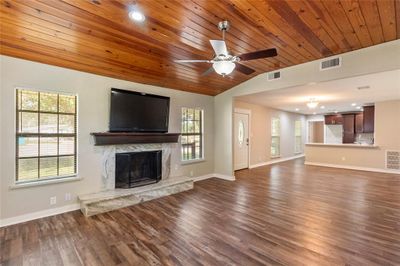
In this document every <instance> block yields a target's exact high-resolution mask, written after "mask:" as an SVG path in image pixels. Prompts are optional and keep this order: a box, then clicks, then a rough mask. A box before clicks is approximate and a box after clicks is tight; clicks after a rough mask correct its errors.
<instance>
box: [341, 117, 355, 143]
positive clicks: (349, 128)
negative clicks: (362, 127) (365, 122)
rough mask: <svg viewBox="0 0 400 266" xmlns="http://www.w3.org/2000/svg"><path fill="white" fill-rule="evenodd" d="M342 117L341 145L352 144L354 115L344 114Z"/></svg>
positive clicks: (353, 138)
mask: <svg viewBox="0 0 400 266" xmlns="http://www.w3.org/2000/svg"><path fill="white" fill-rule="evenodd" d="M342 117H343V143H354V140H355V134H354V121H355V115H354V114H344V115H342Z"/></svg>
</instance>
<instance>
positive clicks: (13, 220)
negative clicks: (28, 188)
mask: <svg viewBox="0 0 400 266" xmlns="http://www.w3.org/2000/svg"><path fill="white" fill-rule="evenodd" d="M79 209H80V205H79V204H78V203H75V204H70V205H66V206H62V207H59V208H52V209H47V210H43V211H38V212H31V213H28V214H24V215H19V216H14V217H10V218H6V219H3V220H0V227H5V226H9V225H13V224H19V223H23V222H28V221H31V220H36V219H40V218H44V217H48V216H53V215H57V214H61V213H65V212H70V211H76V210H79Z"/></svg>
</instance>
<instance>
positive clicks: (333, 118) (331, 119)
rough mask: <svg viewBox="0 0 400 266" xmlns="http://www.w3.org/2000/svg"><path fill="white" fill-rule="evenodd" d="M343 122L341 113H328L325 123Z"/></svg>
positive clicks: (336, 123)
mask: <svg viewBox="0 0 400 266" xmlns="http://www.w3.org/2000/svg"><path fill="white" fill-rule="evenodd" d="M341 124H343V117H342V116H341V115H326V116H325V125H341Z"/></svg>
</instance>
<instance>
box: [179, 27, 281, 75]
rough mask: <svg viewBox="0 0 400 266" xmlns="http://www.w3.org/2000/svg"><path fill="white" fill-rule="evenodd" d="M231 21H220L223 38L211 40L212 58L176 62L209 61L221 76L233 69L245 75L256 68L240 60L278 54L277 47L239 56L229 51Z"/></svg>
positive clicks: (208, 71) (205, 73)
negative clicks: (227, 44)
mask: <svg viewBox="0 0 400 266" xmlns="http://www.w3.org/2000/svg"><path fill="white" fill-rule="evenodd" d="M229 27H230V23H229V22H228V21H227V20H224V21H221V22H219V23H218V29H219V30H220V31H222V40H210V44H211V46H212V48H213V50H214V58H213V59H211V60H192V59H184V60H174V62H176V63H209V64H212V68H211V69H214V71H215V72H216V73H218V74H219V75H221V76H226V75H229V74H231V73H232V71H233V70H235V69H236V70H237V71H239V72H241V73H243V74H245V75H251V74H252V73H254V72H255V70H254V69H252V68H250V67H247V66H245V65H242V64H239V61H250V60H255V59H261V58H268V57H274V56H277V52H276V49H275V48H272V49H266V50H261V51H256V52H251V53H246V54H242V55H239V56H235V55H232V54H230V53H229V52H228V49H227V47H226V43H225V33H226V31H228V29H229ZM211 72H212V71H210V69H208V70H207V71H205V72H204V73H203V74H202V76H205V75H208V74H209V73H211Z"/></svg>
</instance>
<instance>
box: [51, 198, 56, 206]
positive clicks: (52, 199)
mask: <svg viewBox="0 0 400 266" xmlns="http://www.w3.org/2000/svg"><path fill="white" fill-rule="evenodd" d="M55 204H57V197H56V196H54V197H50V205H55Z"/></svg>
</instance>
